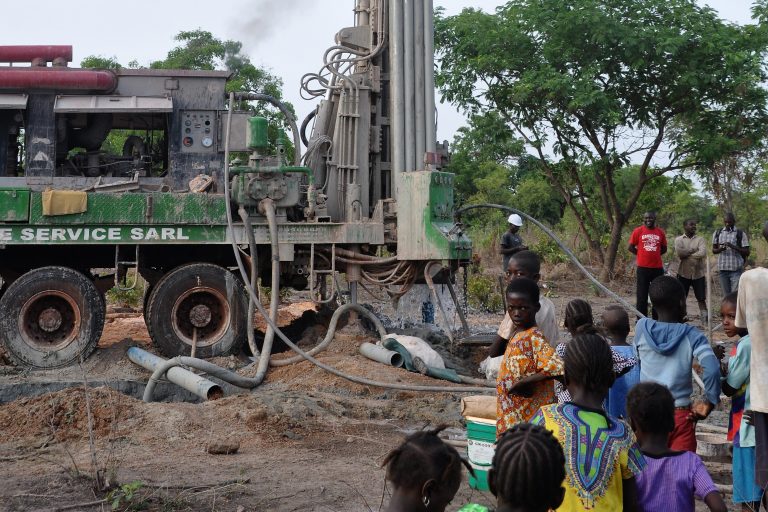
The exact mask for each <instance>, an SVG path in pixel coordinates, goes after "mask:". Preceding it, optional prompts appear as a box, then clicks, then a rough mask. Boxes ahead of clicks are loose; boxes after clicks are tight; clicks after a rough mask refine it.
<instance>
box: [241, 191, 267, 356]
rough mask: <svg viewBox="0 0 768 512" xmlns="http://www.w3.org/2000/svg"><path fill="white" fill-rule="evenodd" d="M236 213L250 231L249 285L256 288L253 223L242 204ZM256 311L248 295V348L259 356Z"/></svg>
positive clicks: (256, 261)
mask: <svg viewBox="0 0 768 512" xmlns="http://www.w3.org/2000/svg"><path fill="white" fill-rule="evenodd" d="M237 213H238V214H239V215H240V219H241V220H242V221H243V226H244V227H245V231H246V233H251V236H250V237H248V246H249V249H250V255H251V287H253V288H256V279H257V277H258V276H257V273H258V256H257V252H256V244H255V243H254V244H251V243H250V242H251V238H253V225H252V224H251V218H250V217H249V216H248V212H246V211H245V208H244V207H243V206H240V208H238V210H237ZM255 312H256V305H255V304H254V303H253V298H252V297H251V296H250V295H249V296H248V348H250V349H251V354H253V357H254V358H259V357H260V354H261V352H260V351H259V347H257V346H256V336H255V335H254V333H253V331H254V326H253V314H254V313H255Z"/></svg>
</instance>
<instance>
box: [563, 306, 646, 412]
mask: <svg viewBox="0 0 768 512" xmlns="http://www.w3.org/2000/svg"><path fill="white" fill-rule="evenodd" d="M563 324H564V325H565V328H566V329H568V332H569V333H571V336H572V337H576V336H578V335H580V334H594V335H597V334H599V333H598V330H597V327H595V320H594V317H593V316H592V306H590V305H589V302H587V301H585V300H583V299H573V300H572V301H570V302H569V303H568V305H567V306H565V321H564V323H563ZM567 348H568V343H567V342H563V343H559V344H558V345H557V347H555V353H556V354H557V355H558V356H559V357H560V359H563V358H564V357H565V352H566V349H567ZM611 357H612V358H613V371H614V372H615V373H616V377H621V376H622V375H624V374H625V373H627V372H628V371H630V370H631V369H632V367H633V366H635V364H636V363H637V360H636V359H635V358H633V357H625V356H624V355H622V354H621V353H620V352H619V351H618V350H615V349H614V348H613V347H611ZM555 396H557V401H558V403H561V404H563V403H565V402H568V401H570V400H571V395H570V394H569V393H568V389H567V388H566V387H565V386H564V385H563V384H562V383H560V382H558V381H555Z"/></svg>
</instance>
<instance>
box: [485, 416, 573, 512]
mask: <svg viewBox="0 0 768 512" xmlns="http://www.w3.org/2000/svg"><path fill="white" fill-rule="evenodd" d="M564 479H565V456H564V455H563V449H562V447H561V446H560V443H558V442H557V439H555V438H554V436H553V435H552V433H551V432H549V431H548V430H546V429H544V428H542V427H539V426H537V425H531V424H530V423H522V424H520V425H515V426H513V427H512V428H511V429H509V430H507V431H506V432H505V433H504V435H503V436H501V439H499V441H498V442H497V443H496V453H494V454H493V462H492V463H491V469H490V471H488V487H489V488H490V489H491V492H492V493H493V495H494V496H496V500H497V509H496V511H497V512H511V511H516V512H547V511H548V510H554V509H556V508H557V507H559V506H560V504H561V503H562V502H563V496H564V495H565V489H563V480H564Z"/></svg>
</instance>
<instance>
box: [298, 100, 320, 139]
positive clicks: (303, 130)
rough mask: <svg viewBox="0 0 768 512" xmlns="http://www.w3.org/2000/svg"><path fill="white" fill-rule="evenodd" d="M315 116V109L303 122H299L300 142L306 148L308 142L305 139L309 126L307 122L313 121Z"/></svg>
mask: <svg viewBox="0 0 768 512" xmlns="http://www.w3.org/2000/svg"><path fill="white" fill-rule="evenodd" d="M316 115H317V109H315V110H313V111H312V112H310V113H309V114H307V117H305V118H304V120H303V121H302V122H301V128H299V135H301V142H303V143H304V145H305V146H307V147H309V140H308V139H307V126H308V125H309V122H310V121H311V120H312V119H314V117H315V116H316Z"/></svg>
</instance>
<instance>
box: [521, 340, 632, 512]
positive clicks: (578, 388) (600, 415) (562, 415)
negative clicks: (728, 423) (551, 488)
mask: <svg viewBox="0 0 768 512" xmlns="http://www.w3.org/2000/svg"><path fill="white" fill-rule="evenodd" d="M564 365H565V382H566V385H567V386H568V391H569V392H570V395H571V398H572V401H571V402H568V403H564V404H556V405H548V406H546V407H542V408H541V410H540V411H539V412H538V413H537V414H536V416H535V417H534V418H533V420H532V423H534V424H537V425H542V426H544V427H545V428H547V430H550V431H552V433H554V435H555V438H556V439H557V440H558V441H559V442H560V444H561V445H562V447H563V452H564V453H565V474H566V479H565V499H564V501H563V504H562V505H561V506H560V507H559V508H558V509H557V510H558V511H560V512H576V511H582V510H591V511H595V512H602V511H605V512H608V511H611V512H614V511H619V510H625V511H634V510H636V490H635V475H637V474H638V473H640V471H642V469H643V467H644V466H645V462H644V461H643V456H642V455H641V454H640V451H639V450H638V448H637V446H636V444H635V437H634V436H633V435H632V431H631V430H630V429H629V426H628V425H626V424H625V423H624V422H622V421H620V420H618V419H616V418H614V417H612V416H609V415H607V414H606V413H605V411H604V410H603V408H602V404H603V400H605V397H606V396H607V395H608V389H609V388H610V387H611V385H612V384H613V381H614V372H613V357H612V355H611V349H610V347H609V346H608V343H606V341H605V340H604V339H603V338H602V337H600V336H597V335H595V334H580V335H578V336H576V337H575V338H574V339H573V341H571V342H570V343H569V344H568V351H567V352H566V353H565V361H564Z"/></svg>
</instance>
